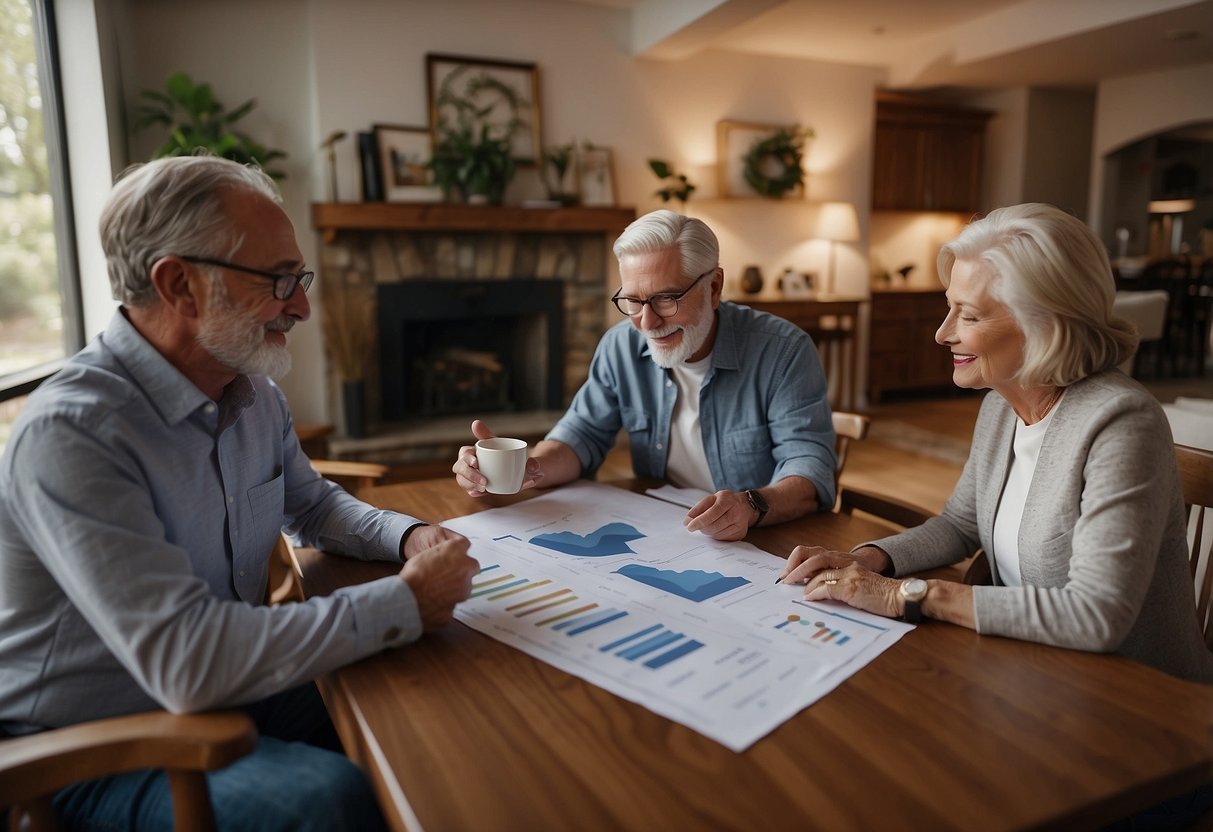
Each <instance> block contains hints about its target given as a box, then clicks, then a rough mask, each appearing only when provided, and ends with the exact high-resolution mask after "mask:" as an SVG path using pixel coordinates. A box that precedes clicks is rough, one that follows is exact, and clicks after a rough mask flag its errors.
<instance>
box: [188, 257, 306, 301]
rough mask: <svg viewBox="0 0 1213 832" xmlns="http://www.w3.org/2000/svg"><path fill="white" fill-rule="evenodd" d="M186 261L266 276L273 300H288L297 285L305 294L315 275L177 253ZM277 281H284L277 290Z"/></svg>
mask: <svg viewBox="0 0 1213 832" xmlns="http://www.w3.org/2000/svg"><path fill="white" fill-rule="evenodd" d="M177 256H178V257H180V258H181V259H182V260H184V261H185V262H187V263H201V264H203V265H207V266H218V267H219V268H221V269H232V270H233V271H237V272H246V273H248V274H255V275H257V276H258V277H268V278H269V279H270V280H272V281H274V288H273V290H272V291H273V293H274V300H290V299H291V296H292V295H294V294H295V289H296V288H297V287H299V286H302V287H303V293H304V294H305V295H306V294H307V290H308V289H310V288H311V286H312V280H313V279H314V278H315V277H316V273H315V272H309V271H306V270H305V271H301V272H298V273H297V274H280V273H277V272H267V271H265V270H264V269H254V268H252V267H250V266H241V265H239V264H238V263H229V262H227V261H226V260H216V259H214V258H213V257H195V256H193V255H186V254H179V255H177ZM279 281H286V284H285V285H286V288H284V289H281V290H279V288H278V286H279Z"/></svg>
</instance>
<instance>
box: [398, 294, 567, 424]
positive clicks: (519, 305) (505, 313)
mask: <svg viewBox="0 0 1213 832" xmlns="http://www.w3.org/2000/svg"><path fill="white" fill-rule="evenodd" d="M563 293H564V284H563V283H562V282H561V281H558V280H523V279H513V280H407V281H404V282H401V283H386V284H380V285H379V288H378V295H379V297H378V301H379V313H378V314H379V367H380V388H381V389H380V393H381V397H382V402H383V418H384V420H386V421H407V420H410V419H416V418H430V417H436V416H447V415H454V414H461V413H466V414H477V413H494V412H510V411H526V410H554V409H559V408H561V407H562V406H563V398H564V350H563V341H564V300H563Z"/></svg>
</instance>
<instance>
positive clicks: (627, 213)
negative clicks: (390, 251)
mask: <svg viewBox="0 0 1213 832" xmlns="http://www.w3.org/2000/svg"><path fill="white" fill-rule="evenodd" d="M634 219H636V210H635V209H634V208H582V207H575V208H522V207H520V206H517V205H454V204H448V203H417V202H314V203H312V227H313V228H315V229H316V230H317V231H319V232H321V233H322V234H323V236H324V241H325V242H326V243H332V242H333V241H334V240H335V239H336V237H337V234H338V233H339V232H342V231H473V232H474V231H485V232H532V233H549V234H553V233H556V234H559V233H582V232H585V233H594V232H598V233H602V234H607V235H611V236H618V235H619V234H620V233H622V232H623V229H624V228H625V227H627V224H628V223H630V222H631V221H632V220H634Z"/></svg>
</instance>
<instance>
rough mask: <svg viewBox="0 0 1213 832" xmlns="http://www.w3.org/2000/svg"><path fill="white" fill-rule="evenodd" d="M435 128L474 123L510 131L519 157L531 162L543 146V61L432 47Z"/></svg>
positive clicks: (429, 85)
mask: <svg viewBox="0 0 1213 832" xmlns="http://www.w3.org/2000/svg"><path fill="white" fill-rule="evenodd" d="M425 78H426V91H427V95H428V101H429V111H430V134H431V135H432V136H433V137H434V143H435V144H437V142H438V141H439V138H440V128H442V127H443V126H447V127H451V126H456V125H468V126H471V127H472V129H473V130H474V132H475V134H476V135H479V133H480V128H481V127H482V126H483V125H488V127H489V130H490V135H495V136H504V135H507V134H508V135H509V136H510V147H511V150H512V155H513V157H514V161H516V162H518V163H519V164H524V165H532V164H535V161H536V160H537V159H538V157H539V154H540V152H541V150H542V149H543V135H542V131H541V129H540V125H541V121H540V117H539V67H538V66H536V65H535V64H533V63H520V62H517V61H496V60H492V59H489V58H469V57H466V56H462V55H441V54H435V53H430V54H427V55H426V56H425Z"/></svg>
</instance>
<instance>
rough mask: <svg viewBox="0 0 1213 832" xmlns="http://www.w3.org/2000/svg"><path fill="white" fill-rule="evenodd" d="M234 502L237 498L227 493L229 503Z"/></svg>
mask: <svg viewBox="0 0 1213 832" xmlns="http://www.w3.org/2000/svg"><path fill="white" fill-rule="evenodd" d="M234 502H236V498H235V497H233V496H232V495H231V494H229V495H227V504H228V505H229V506H230V505H231V504H232V503H234Z"/></svg>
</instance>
